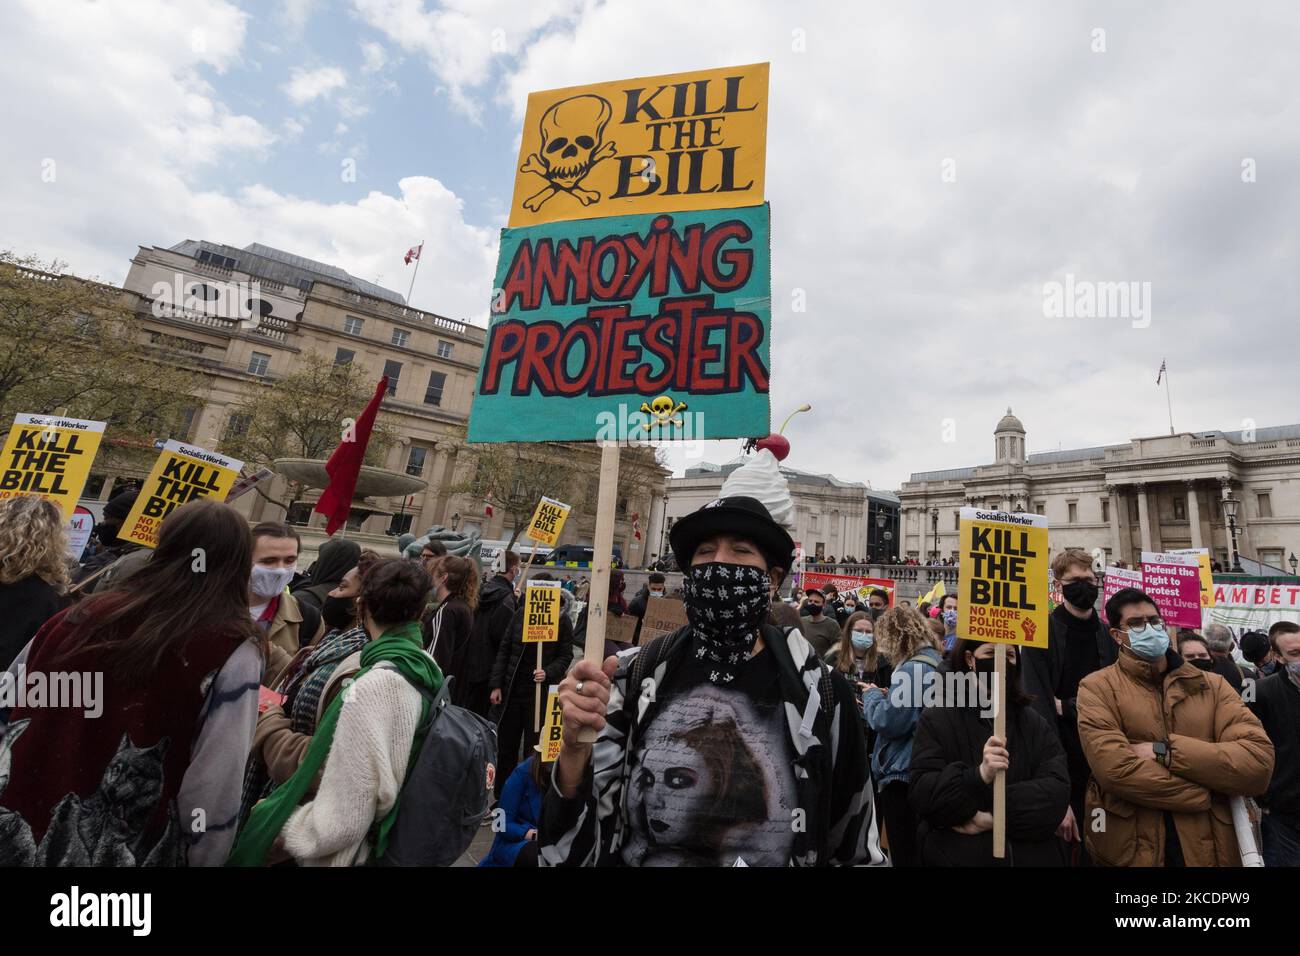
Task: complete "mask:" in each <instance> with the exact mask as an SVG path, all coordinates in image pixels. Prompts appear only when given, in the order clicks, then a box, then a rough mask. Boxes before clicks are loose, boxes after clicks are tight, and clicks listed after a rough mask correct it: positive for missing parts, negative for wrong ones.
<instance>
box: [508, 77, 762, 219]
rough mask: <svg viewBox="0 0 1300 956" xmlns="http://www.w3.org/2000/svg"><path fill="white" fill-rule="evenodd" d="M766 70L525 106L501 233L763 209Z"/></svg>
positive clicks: (627, 85)
mask: <svg viewBox="0 0 1300 956" xmlns="http://www.w3.org/2000/svg"><path fill="white" fill-rule="evenodd" d="M767 77H768V64H766V63H756V64H752V65H749V66H735V67H727V68H724V69H715V70H698V71H693V72H690V73H673V74H669V75H666V76H649V77H643V78H640V79H633V80H618V81H614V82H611V83H595V84H592V85H590V86H570V87H566V88H564V89H559V90H545V91H543V92H539V93H531V94H529V96H528V112H527V113H526V115H525V116H524V129H523V139H522V141H521V143H520V146H519V165H518V167H517V170H518V171H517V173H516V175H515V192H514V199H513V201H512V202H511V204H510V226H511V227H512V228H513V227H515V226H531V225H535V224H537V223H541V222H557V221H560V220H565V219H595V218H598V217H601V216H617V215H630V214H634V213H654V212H674V211H682V210H687V209H734V208H736V207H739V206H757V205H759V204H761V203H762V202H763V176H764V170H765V162H764V158H765V155H766V152H767Z"/></svg>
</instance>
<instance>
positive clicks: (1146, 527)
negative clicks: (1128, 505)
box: [1134, 484, 1152, 551]
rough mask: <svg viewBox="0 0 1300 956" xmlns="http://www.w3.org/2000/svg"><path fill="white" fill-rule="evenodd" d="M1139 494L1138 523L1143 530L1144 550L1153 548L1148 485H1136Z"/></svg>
mask: <svg viewBox="0 0 1300 956" xmlns="http://www.w3.org/2000/svg"><path fill="white" fill-rule="evenodd" d="M1134 487H1135V488H1136V489H1137V496H1138V525H1139V527H1140V528H1141V531H1142V550H1143V551H1150V550H1152V548H1151V513H1150V512H1149V511H1148V510H1147V486H1146V485H1142V484H1139V485H1135V486H1134Z"/></svg>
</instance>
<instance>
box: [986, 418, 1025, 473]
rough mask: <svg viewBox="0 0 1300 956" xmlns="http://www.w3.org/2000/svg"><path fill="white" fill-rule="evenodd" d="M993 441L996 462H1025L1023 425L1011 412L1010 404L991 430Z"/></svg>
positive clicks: (1013, 463)
mask: <svg viewBox="0 0 1300 956" xmlns="http://www.w3.org/2000/svg"><path fill="white" fill-rule="evenodd" d="M993 442H994V446H995V448H996V450H997V463H998V464H999V465H1001V464H1009V465H1023V464H1024V463H1025V426H1024V425H1022V424H1020V419H1018V418H1016V416H1015V415H1012V414H1011V406H1009V405H1008V406H1007V413H1006V414H1005V415H1003V416H1002V421H1000V422H998V427H997V428H995V429H994V430H993Z"/></svg>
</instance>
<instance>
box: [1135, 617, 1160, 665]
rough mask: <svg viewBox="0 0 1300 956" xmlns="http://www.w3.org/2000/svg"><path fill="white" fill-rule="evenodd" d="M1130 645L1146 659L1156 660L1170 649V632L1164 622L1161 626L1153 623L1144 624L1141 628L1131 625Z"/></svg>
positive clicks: (1139, 655) (1138, 654)
mask: <svg viewBox="0 0 1300 956" xmlns="http://www.w3.org/2000/svg"><path fill="white" fill-rule="evenodd" d="M1128 646H1129V649H1130V650H1132V651H1133V653H1134V654H1136V655H1137V656H1138V657H1140V658H1142V659H1143V660H1144V661H1154V660H1156V659H1157V658H1160V657H1164V656H1165V652H1166V651H1168V650H1169V632H1168V631H1166V630H1165V626H1164V625H1163V624H1161V625H1160V626H1159V627H1156V626H1155V625H1152V624H1144V625H1143V626H1142V627H1140V628H1138V627H1131V628H1129V630H1128Z"/></svg>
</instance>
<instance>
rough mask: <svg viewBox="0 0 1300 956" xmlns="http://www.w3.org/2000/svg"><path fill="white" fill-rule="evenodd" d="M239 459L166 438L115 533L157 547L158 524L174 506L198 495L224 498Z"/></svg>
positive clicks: (231, 482)
mask: <svg viewBox="0 0 1300 956" xmlns="http://www.w3.org/2000/svg"><path fill="white" fill-rule="evenodd" d="M242 467H244V463H243V462H242V461H238V460H236V459H234V458H227V457H226V456H225V455H218V454H217V453H216V452H211V451H207V450H206V449H203V448H199V447H197V446H195V445H187V444H184V443H183V442H178V441H174V440H173V441H169V442H167V444H165V445H164V446H163V450H162V454H161V455H159V456H158V460H157V461H155V462H154V464H153V470H152V471H150V472H149V477H148V478H146V479H145V481H144V487H142V488H141V489H140V496H139V497H138V498H136V499H135V507H133V508H132V509H131V513H130V514H129V515H127V516H126V521H124V522H123V523H122V530H121V531H119V532H118V533H117V536H118V538H120V539H121V540H123V541H133V542H135V543H136V544H142V545H144V546H145V547H146V548H153V547H157V545H158V527H159V525H161V524H162V522H163V519H164V518H166V517H167V516H168V515H169V514H171V513H172V511H174V510H175V509H176V508H178V507H180V506H181V505H183V504H186V503H187V502H190V501H197V500H198V499H199V498H215V499H216V500H217V501H225V500H226V495H227V494H229V493H230V489H231V486H232V485H234V483H235V480H236V479H237V478H238V477H239V469H241V468H242Z"/></svg>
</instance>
